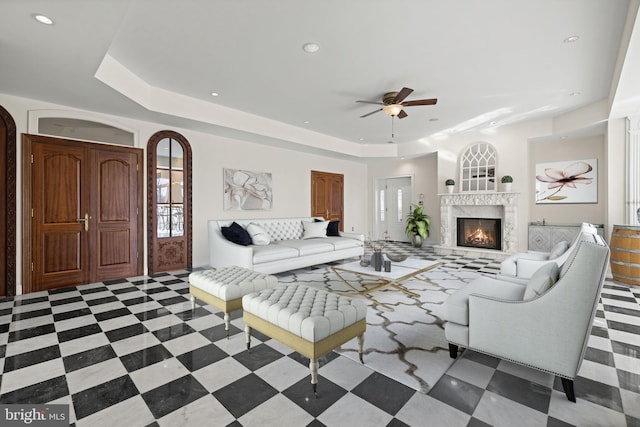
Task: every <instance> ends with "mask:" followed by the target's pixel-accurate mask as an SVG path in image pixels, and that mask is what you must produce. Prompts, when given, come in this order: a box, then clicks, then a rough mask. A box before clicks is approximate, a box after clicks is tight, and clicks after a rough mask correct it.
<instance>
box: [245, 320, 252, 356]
mask: <svg viewBox="0 0 640 427" xmlns="http://www.w3.org/2000/svg"><path fill="white" fill-rule="evenodd" d="M244 337H245V339H246V340H247V351H249V349H250V348H251V328H250V327H249V326H247V325H245V326H244Z"/></svg>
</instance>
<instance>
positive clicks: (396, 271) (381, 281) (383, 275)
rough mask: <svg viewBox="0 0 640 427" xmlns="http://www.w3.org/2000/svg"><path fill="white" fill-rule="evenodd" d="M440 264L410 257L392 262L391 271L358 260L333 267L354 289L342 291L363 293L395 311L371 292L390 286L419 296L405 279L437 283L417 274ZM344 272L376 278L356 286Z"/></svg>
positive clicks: (339, 276)
mask: <svg viewBox="0 0 640 427" xmlns="http://www.w3.org/2000/svg"><path fill="white" fill-rule="evenodd" d="M440 265H442V263H441V262H436V261H427V260H422V259H415V258H409V259H406V260H404V261H402V262H397V263H392V264H391V271H390V272H385V271H375V270H374V269H373V268H372V267H363V266H361V265H360V263H359V262H358V261H356V262H351V263H348V264H342V265H339V266H334V267H332V268H331V269H332V270H333V272H334V273H336V275H337V276H338V278H340V280H342V281H343V282H344V283H345V284H346V285H347V286H349V287H350V288H351V289H352V291H345V292H342V293H344V294H351V295H352V294H354V293H356V294H359V295H362V296H364V297H365V298H367V299H368V300H370V301H372V302H374V303H376V304H378V305H380V306H382V307H384V308H386V309H387V310H389V311H395V310H394V308H393V307H391V306H390V305H388V304H384V303H381V302H380V301H378V300H376V299H375V298H374V297H373V296H372V295H371V293H372V292H375V291H378V290H381V289H384V288H387V287H390V288H393V289H396V290H398V291H401V292H403V293H405V294H407V295H409V296H412V297H419V296H420V295H419V294H417V293H415V292H411V291H410V290H409V289H407V288H405V287H404V286H402V285H401V283H402V282H404V281H405V280H408V279H412V278H416V279H418V280H422V281H423V282H427V283H430V284H433V285H435V284H434V283H433V282H431V281H429V280H427V279H424V278H421V277H417V276H418V275H419V274H421V273H424V272H426V271H429V270H432V269H434V268H436V267H439V266H440ZM344 273H351V274H355V275H358V276H365V277H373V278H375V280H374V281H369V282H365V281H361V282H359V283H358V286H354V285H353V284H352V283H351V282H350V281H349V280H347V279H346V278H345V277H344V276H343V274H344Z"/></svg>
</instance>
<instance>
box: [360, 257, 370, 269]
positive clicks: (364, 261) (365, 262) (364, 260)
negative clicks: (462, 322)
mask: <svg viewBox="0 0 640 427" xmlns="http://www.w3.org/2000/svg"><path fill="white" fill-rule="evenodd" d="M360 265H361V266H363V267H369V258H367V257H366V256H364V255H363V256H361V257H360Z"/></svg>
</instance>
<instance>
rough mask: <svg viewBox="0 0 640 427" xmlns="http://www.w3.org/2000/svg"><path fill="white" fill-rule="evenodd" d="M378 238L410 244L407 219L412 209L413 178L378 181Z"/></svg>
mask: <svg viewBox="0 0 640 427" xmlns="http://www.w3.org/2000/svg"><path fill="white" fill-rule="evenodd" d="M376 200H377V203H378V206H377V208H376V222H377V229H378V231H379V233H378V234H379V237H378V238H384V237H385V236H387V237H388V238H389V239H390V240H395V241H399V242H408V241H409V237H407V235H406V234H405V228H406V219H407V215H408V214H409V211H410V209H411V177H408V176H407V177H398V178H386V179H380V180H379V181H378V195H377V197H376Z"/></svg>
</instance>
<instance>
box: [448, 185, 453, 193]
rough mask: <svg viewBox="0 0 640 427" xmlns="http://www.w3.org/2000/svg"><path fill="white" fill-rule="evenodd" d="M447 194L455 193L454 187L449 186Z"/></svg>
mask: <svg viewBox="0 0 640 427" xmlns="http://www.w3.org/2000/svg"><path fill="white" fill-rule="evenodd" d="M447 193H449V194H451V193H453V185H447Z"/></svg>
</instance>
